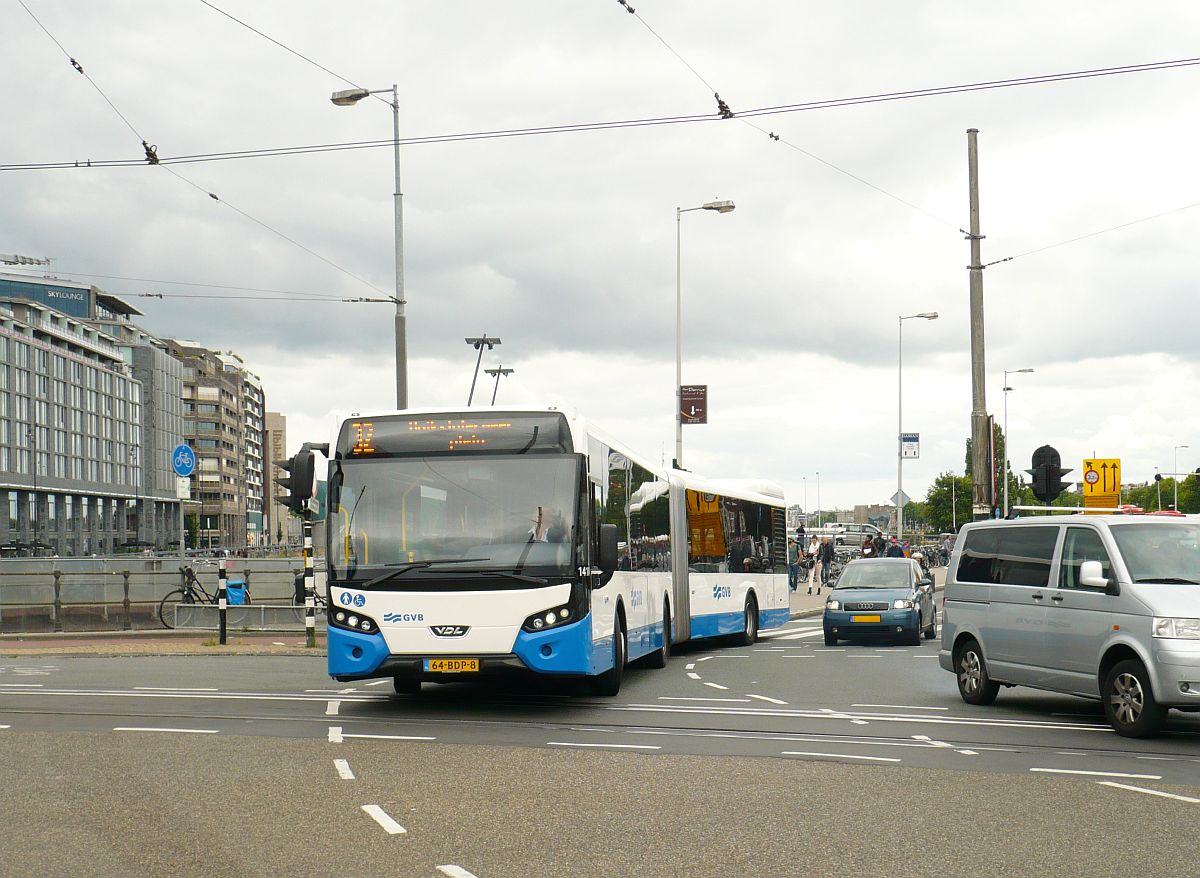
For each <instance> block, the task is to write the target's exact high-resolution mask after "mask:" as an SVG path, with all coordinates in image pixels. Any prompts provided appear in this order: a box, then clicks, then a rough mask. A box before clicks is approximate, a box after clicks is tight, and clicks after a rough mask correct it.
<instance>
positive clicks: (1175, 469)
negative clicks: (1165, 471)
mask: <svg viewBox="0 0 1200 878" xmlns="http://www.w3.org/2000/svg"><path fill="white" fill-rule="evenodd" d="M1180 448H1187V446H1186V445H1176V446H1175V463H1174V465H1173V466H1172V467H1171V470H1172V472H1171V475H1172V476H1173V477H1174V479H1175V505H1174V506H1172V507H1171V508H1172V509H1174V510H1175V511H1176V512H1178V511H1179V449H1180Z"/></svg>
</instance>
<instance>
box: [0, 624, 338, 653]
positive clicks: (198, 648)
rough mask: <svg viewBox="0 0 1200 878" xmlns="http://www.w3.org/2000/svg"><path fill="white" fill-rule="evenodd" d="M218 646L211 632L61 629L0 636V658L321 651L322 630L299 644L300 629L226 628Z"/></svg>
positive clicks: (322, 641) (303, 639) (322, 648)
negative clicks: (307, 643)
mask: <svg viewBox="0 0 1200 878" xmlns="http://www.w3.org/2000/svg"><path fill="white" fill-rule="evenodd" d="M226 639H227V642H226V644H225V645H224V646H222V645H220V644H218V643H217V632H215V631H169V630H165V629H164V630H145V631H92V632H71V633H63V634H4V635H0V658H20V657H24V656H48V655H105V656H147V655H311V656H324V655H325V632H324V630H323V628H318V629H317V645H316V647H312V648H310V647H307V646H305V645H304V644H305V637H304V632H302V631H301V632H295V631H285V632H280V631H267V632H246V631H238V632H232V631H231V632H229V635H228V637H227V638H226Z"/></svg>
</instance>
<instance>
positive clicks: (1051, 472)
mask: <svg viewBox="0 0 1200 878" xmlns="http://www.w3.org/2000/svg"><path fill="white" fill-rule="evenodd" d="M1025 472H1027V473H1029V475H1031V476H1033V496H1034V497H1037V498H1038V499H1039V500H1041V501H1042V502H1043V503H1053V502H1054V500H1055V498H1056V497H1058V495H1059V494H1061V493H1062V492H1063V491H1065V490H1067V488H1068V487H1069V486H1068V485H1067V483H1066V482H1064V481H1063V480H1062V477H1063V476H1065V475H1066V474H1067V473H1069V472H1070V470H1069V469H1063V467H1062V458H1060V457H1059V455H1058V450H1057V449H1055V448H1052V447H1051V446H1049V445H1043V446H1042V447H1041V448H1039V449H1038V450H1037V451H1035V452H1033V469H1027V470H1025Z"/></svg>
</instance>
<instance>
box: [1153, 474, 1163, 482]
mask: <svg viewBox="0 0 1200 878" xmlns="http://www.w3.org/2000/svg"><path fill="white" fill-rule="evenodd" d="M1154 481H1156V482H1161V481H1162V473H1155V474H1154Z"/></svg>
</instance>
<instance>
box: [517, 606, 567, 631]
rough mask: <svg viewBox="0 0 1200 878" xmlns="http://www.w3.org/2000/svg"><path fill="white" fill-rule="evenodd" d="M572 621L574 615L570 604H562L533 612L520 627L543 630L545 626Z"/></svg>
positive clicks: (554, 625) (553, 626) (554, 626)
mask: <svg viewBox="0 0 1200 878" xmlns="http://www.w3.org/2000/svg"><path fill="white" fill-rule="evenodd" d="M574 621H575V616H574V613H573V611H572V609H571V605H570V604H563V605H562V606H561V607H554V608H552V609H549V610H542V611H541V612H540V613H534V614H533V615H532V616H530V617H529V618H528V619H526V620H525V621H524V623H522V625H521V627H522V628H524V629H525V630H526V631H545V630H546V629H547V628H556V627H558V626H560V625H565V624H567V623H568V622H574Z"/></svg>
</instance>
